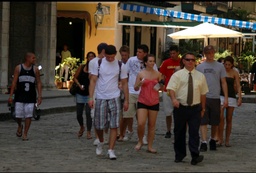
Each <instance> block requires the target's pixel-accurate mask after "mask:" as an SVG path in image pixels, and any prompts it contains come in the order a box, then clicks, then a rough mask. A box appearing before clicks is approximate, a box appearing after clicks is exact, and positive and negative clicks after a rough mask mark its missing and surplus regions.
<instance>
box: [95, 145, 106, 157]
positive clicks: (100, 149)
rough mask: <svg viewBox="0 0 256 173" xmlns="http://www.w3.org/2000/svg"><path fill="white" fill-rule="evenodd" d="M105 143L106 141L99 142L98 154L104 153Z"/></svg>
mask: <svg viewBox="0 0 256 173" xmlns="http://www.w3.org/2000/svg"><path fill="white" fill-rule="evenodd" d="M103 145H104V142H102V143H101V142H100V143H98V145H97V147H96V154H97V155H98V156H99V155H102V151H103Z"/></svg>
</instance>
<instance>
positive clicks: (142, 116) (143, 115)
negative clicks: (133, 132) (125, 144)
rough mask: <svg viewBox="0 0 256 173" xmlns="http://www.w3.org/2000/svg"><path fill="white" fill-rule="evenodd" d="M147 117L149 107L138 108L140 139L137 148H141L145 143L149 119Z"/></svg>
mask: <svg viewBox="0 0 256 173" xmlns="http://www.w3.org/2000/svg"><path fill="white" fill-rule="evenodd" d="M147 117H148V111H147V109H137V121H138V127H137V128H138V129H137V133H138V138H139V141H138V143H137V145H136V146H135V149H136V150H140V149H141V147H142V145H143V141H142V139H143V136H144V131H145V124H146V121H147Z"/></svg>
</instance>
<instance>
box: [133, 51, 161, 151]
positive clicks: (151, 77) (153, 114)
mask: <svg viewBox="0 0 256 173" xmlns="http://www.w3.org/2000/svg"><path fill="white" fill-rule="evenodd" d="M143 62H144V64H145V66H146V68H145V69H144V70H142V71H141V72H139V73H138V75H137V78H136V82H135V85H134V90H135V91H138V90H139V89H140V93H139V96H138V101H137V122H138V127H137V128H138V129H137V133H138V138H139V140H138V143H137V145H136V146H135V149H136V150H137V151H138V150H140V149H141V147H142V145H143V136H144V132H145V125H146V122H147V121H148V124H147V127H148V137H147V139H148V149H147V152H149V153H157V151H156V150H155V149H154V148H153V147H152V146H153V140H154V138H155V127H156V119H157V114H158V111H159V89H161V87H160V86H161V85H160V84H159V82H160V81H161V80H162V75H161V73H160V72H158V71H157V70H154V65H155V63H156V58H155V56H154V55H152V54H150V55H148V56H145V57H144V59H143Z"/></svg>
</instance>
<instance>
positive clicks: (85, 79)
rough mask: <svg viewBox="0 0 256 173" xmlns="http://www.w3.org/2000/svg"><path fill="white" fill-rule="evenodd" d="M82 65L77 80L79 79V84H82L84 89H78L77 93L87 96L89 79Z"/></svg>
mask: <svg viewBox="0 0 256 173" xmlns="http://www.w3.org/2000/svg"><path fill="white" fill-rule="evenodd" d="M84 67H85V66H83V67H82V69H81V72H80V74H79V75H78V78H77V80H78V81H79V83H80V84H81V85H84V90H80V88H79V90H78V92H77V93H78V94H80V95H83V96H88V95H89V84H90V80H89V73H88V72H84Z"/></svg>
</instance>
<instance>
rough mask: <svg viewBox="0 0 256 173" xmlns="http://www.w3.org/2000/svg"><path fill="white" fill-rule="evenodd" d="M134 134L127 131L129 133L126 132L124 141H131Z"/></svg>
mask: <svg viewBox="0 0 256 173" xmlns="http://www.w3.org/2000/svg"><path fill="white" fill-rule="evenodd" d="M133 133H134V132H133V131H132V132H130V131H129V130H127V131H126V135H125V137H124V138H123V141H129V140H131V139H132V135H133Z"/></svg>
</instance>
